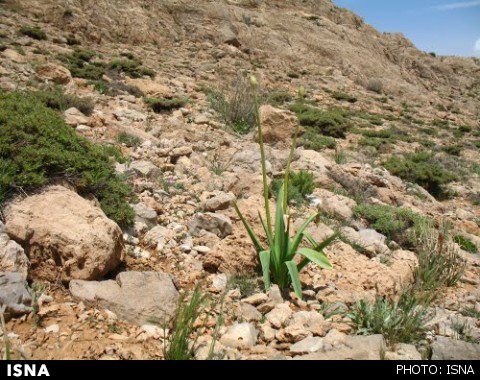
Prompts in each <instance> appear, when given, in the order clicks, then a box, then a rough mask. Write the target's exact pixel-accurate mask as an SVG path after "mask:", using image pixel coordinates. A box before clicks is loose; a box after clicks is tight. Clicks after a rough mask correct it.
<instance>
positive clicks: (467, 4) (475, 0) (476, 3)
mask: <svg viewBox="0 0 480 380" xmlns="http://www.w3.org/2000/svg"><path fill="white" fill-rule="evenodd" d="M473 7H480V0H472V1H459V2H456V3H451V4H443V5H437V6H436V7H435V9H437V10H439V11H448V10H451V9H459V8H473Z"/></svg>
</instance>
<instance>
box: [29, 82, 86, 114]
mask: <svg viewBox="0 0 480 380" xmlns="http://www.w3.org/2000/svg"><path fill="white" fill-rule="evenodd" d="M33 95H34V96H35V97H36V98H37V99H38V100H40V101H41V102H42V103H43V104H45V105H46V106H47V107H48V108H52V109H54V110H57V111H60V112H63V111H65V110H67V109H69V108H70V107H75V108H76V109H78V110H79V111H80V112H81V113H83V114H84V115H87V116H90V115H91V114H92V113H93V108H94V103H93V101H92V99H90V98H79V97H78V96H75V95H68V94H64V93H63V91H62V89H61V88H60V87H54V88H52V89H46V90H41V91H35V92H34V93H33Z"/></svg>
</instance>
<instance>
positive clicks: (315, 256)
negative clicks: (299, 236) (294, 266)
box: [298, 248, 333, 269]
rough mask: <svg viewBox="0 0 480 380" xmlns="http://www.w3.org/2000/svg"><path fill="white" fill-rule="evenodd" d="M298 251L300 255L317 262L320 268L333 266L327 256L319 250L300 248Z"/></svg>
mask: <svg viewBox="0 0 480 380" xmlns="http://www.w3.org/2000/svg"><path fill="white" fill-rule="evenodd" d="M298 253H299V254H300V255H302V256H305V257H306V258H307V259H308V260H310V261H313V262H314V263H315V264H317V265H318V266H319V267H320V268H323V269H332V268H333V266H332V264H331V263H330V261H328V258H327V256H325V254H324V253H323V252H321V251H314V250H313V249H311V248H300V249H299V250H298Z"/></svg>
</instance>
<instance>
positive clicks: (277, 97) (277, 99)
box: [266, 90, 292, 106]
mask: <svg viewBox="0 0 480 380" xmlns="http://www.w3.org/2000/svg"><path fill="white" fill-rule="evenodd" d="M266 97H267V103H269V104H271V105H272V106H281V105H282V104H285V103H287V102H290V101H291V100H292V95H290V94H289V93H288V92H287V91H284V90H278V91H271V92H269V93H268V94H267V96H266Z"/></svg>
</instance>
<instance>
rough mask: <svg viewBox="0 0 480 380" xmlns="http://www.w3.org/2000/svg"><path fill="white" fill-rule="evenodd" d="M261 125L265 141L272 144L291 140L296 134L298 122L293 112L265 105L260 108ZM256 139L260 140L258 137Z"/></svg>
mask: <svg viewBox="0 0 480 380" xmlns="http://www.w3.org/2000/svg"><path fill="white" fill-rule="evenodd" d="M260 123H261V124H262V133H263V141H265V142H267V143H272V142H278V141H286V140H288V139H290V138H291V137H292V135H293V134H294V133H295V128H296V126H297V124H298V121H297V117H296V116H295V114H294V113H293V112H290V111H286V110H281V109H279V108H275V107H272V106H271V105H269V104H265V105H262V106H261V107H260ZM255 138H256V140H258V136H256V137H255Z"/></svg>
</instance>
